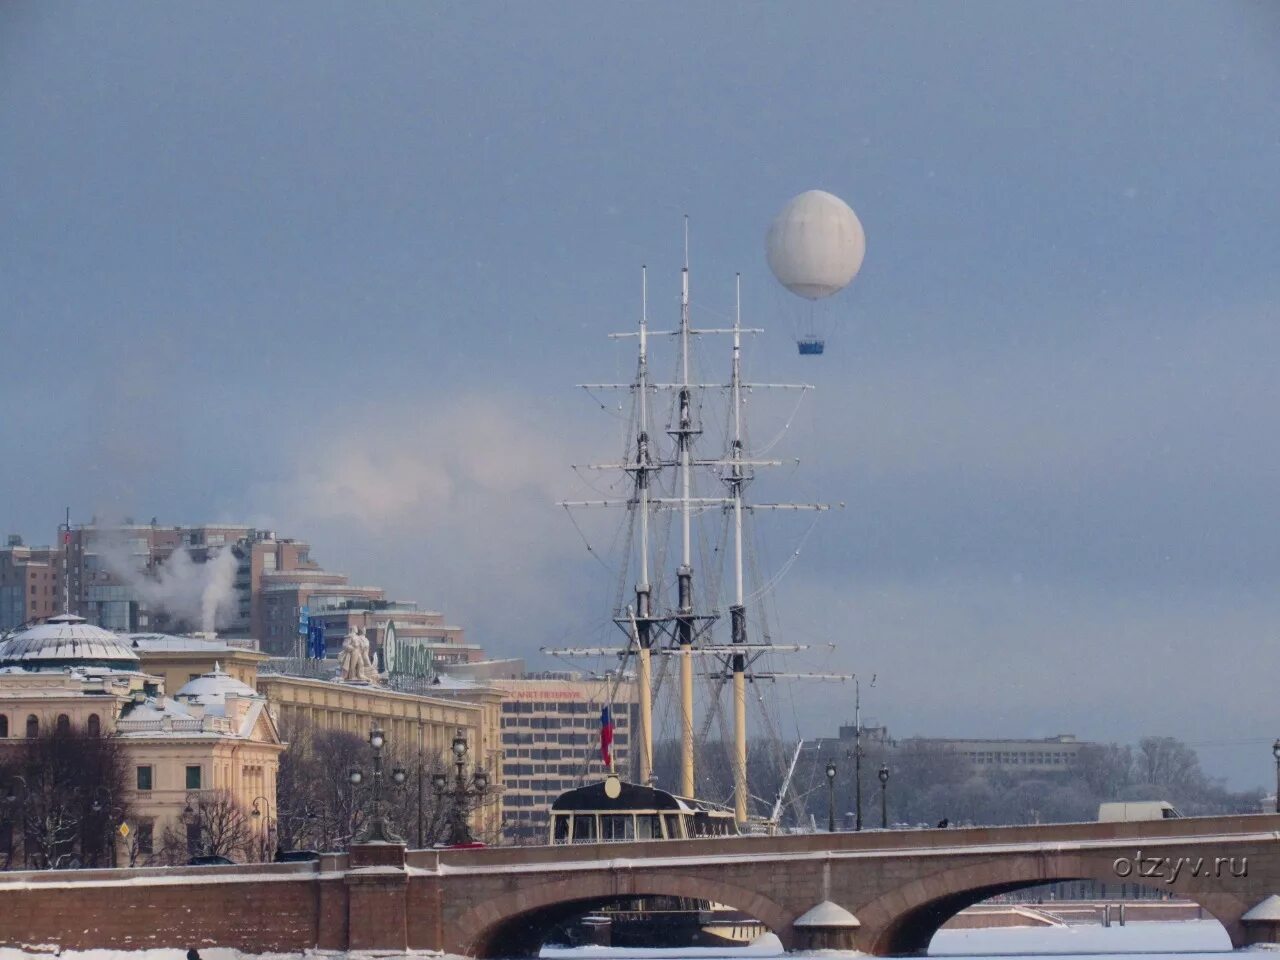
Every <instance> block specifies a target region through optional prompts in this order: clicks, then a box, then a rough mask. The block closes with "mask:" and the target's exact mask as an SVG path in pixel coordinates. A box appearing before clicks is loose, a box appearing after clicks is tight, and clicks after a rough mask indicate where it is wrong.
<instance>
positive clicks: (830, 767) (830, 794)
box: [827, 760, 836, 833]
mask: <svg viewBox="0 0 1280 960" xmlns="http://www.w3.org/2000/svg"><path fill="white" fill-rule="evenodd" d="M835 832H836V762H835V761H834V760H828V761H827V833H835Z"/></svg>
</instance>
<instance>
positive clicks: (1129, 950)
mask: <svg viewBox="0 0 1280 960" xmlns="http://www.w3.org/2000/svg"><path fill="white" fill-rule="evenodd" d="M1230 952H1231V941H1229V940H1228V939H1227V933H1226V931H1225V930H1223V929H1222V925H1221V924H1219V923H1218V922H1217V921H1216V920H1187V921H1182V922H1162V923H1156V922H1153V923H1131V924H1128V925H1126V926H1123V927H1121V926H1111V927H1107V928H1103V927H1102V926H1099V925H1094V924H1082V925H1078V926H1068V927H995V928H988V929H983V930H943V931H940V932H939V933H938V934H937V936H935V937H934V938H933V942H932V943H931V944H930V945H929V954H930V956H951V957H959V956H964V957H972V958H986V957H1000V958H1003V960H1010V958H1016V957H1036V956H1054V957H1063V958H1066V957H1089V958H1091V960H1099V958H1105V957H1108V956H1120V955H1124V954H1145V955H1147V956H1160V957H1176V958H1177V960H1196V958H1197V957H1205V958H1213V960H1225V958H1224V956H1223V955H1224V954H1229V953H1230ZM785 956H786V955H785V954H783V952H782V945H781V944H780V943H779V942H778V938H777V937H775V936H773V935H772V934H770V935H768V936H765V937H761V938H760V939H759V940H757V941H756V942H755V943H753V944H752V945H751V946H750V947H746V948H740V949H715V948H706V949H689V950H639V949H622V948H613V949H602V948H600V947H573V948H562V947H555V948H552V947H544V948H543V950H542V957H543V958H544V960H592V958H600V960H640V958H646V957H655V958H665V960H683V958H689V960H706V958H712V957H749V958H751V960H763V958H781V957H785ZM792 956H794V954H793V955H792ZM821 956H823V957H833V958H838V957H841V956H844V957H857V956H859V954H856V953H848V954H841V953H838V952H836V951H823V952H822V953H821ZM0 960H4V958H3V957H0Z"/></svg>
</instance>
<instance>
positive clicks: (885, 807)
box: [876, 763, 889, 830]
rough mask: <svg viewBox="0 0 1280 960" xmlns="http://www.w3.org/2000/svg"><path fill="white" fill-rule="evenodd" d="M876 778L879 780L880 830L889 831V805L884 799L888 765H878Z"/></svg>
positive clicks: (887, 781)
mask: <svg viewBox="0 0 1280 960" xmlns="http://www.w3.org/2000/svg"><path fill="white" fill-rule="evenodd" d="M876 776H877V777H879V778H880V829H881V830H887V829H889V803H888V800H886V799H885V794H886V792H887V789H888V786H889V765H888V764H887V763H882V764H880V769H879V771H877V773H876Z"/></svg>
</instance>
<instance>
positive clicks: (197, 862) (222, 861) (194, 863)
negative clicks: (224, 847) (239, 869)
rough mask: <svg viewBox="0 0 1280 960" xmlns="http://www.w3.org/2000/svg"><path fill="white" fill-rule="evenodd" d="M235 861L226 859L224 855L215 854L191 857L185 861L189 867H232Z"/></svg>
mask: <svg viewBox="0 0 1280 960" xmlns="http://www.w3.org/2000/svg"><path fill="white" fill-rule="evenodd" d="M235 865H236V862H235V861H234V860H228V859H227V858H226V857H220V856H218V855H217V854H212V855H207V856H199V857H192V858H191V859H190V860H188V861H187V866H190V867H234V866H235Z"/></svg>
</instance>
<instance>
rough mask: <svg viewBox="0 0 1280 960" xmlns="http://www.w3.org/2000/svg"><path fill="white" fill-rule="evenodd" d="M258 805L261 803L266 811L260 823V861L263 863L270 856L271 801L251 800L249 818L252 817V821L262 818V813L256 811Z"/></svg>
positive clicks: (262, 799) (257, 798) (258, 798)
mask: <svg viewBox="0 0 1280 960" xmlns="http://www.w3.org/2000/svg"><path fill="white" fill-rule="evenodd" d="M259 803H261V804H262V806H263V807H264V808H266V811H267V816H266V819H265V820H263V822H262V860H263V862H264V863H265V862H266V861H267V859H268V858H269V857H270V855H271V853H270V849H271V834H272V824H271V801H269V800H268V799H267V798H266V797H254V798H253V810H251V811H250V816H252V817H253V819H255V820H257V819H258V818H259V817H261V816H262V811H261V810H259V809H258V804H259Z"/></svg>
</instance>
